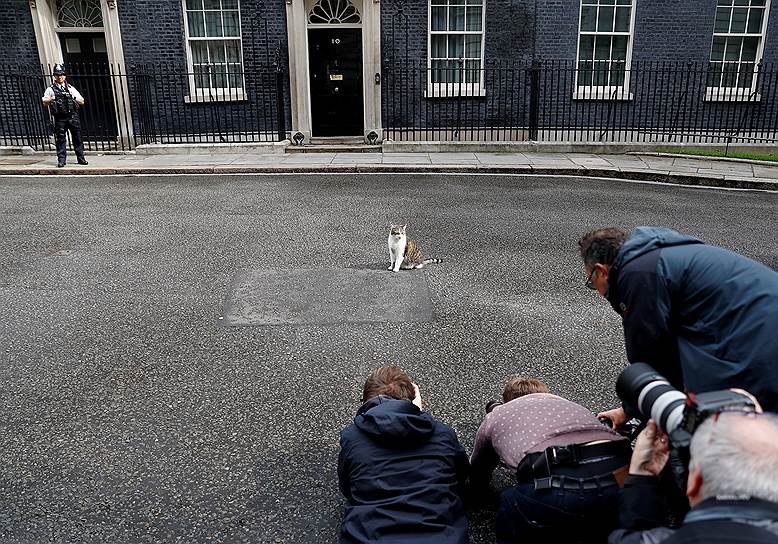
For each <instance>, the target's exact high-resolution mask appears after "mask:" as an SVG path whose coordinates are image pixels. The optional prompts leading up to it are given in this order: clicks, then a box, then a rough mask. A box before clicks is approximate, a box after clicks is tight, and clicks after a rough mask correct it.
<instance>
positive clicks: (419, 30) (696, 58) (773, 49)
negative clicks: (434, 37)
mask: <svg viewBox="0 0 778 544" xmlns="http://www.w3.org/2000/svg"><path fill="white" fill-rule="evenodd" d="M382 4H383V6H382V24H383V29H384V30H383V32H384V36H383V38H384V42H383V45H382V47H383V53H384V54H383V56H384V82H385V85H384V88H383V108H384V111H383V114H384V121H385V125H387V126H395V127H420V126H424V125H425V123H428V120H430V119H438V120H439V125H443V126H446V127H451V128H454V127H466V126H467V125H468V124H472V123H479V124H481V126H487V127H490V126H492V127H494V126H501V125H505V124H516V123H519V124H521V123H525V124H526V123H527V122H528V116H529V107H528V106H529V85H528V84H529V72H528V70H527V68H528V63H529V62H530V61H531V59H533V58H536V59H539V60H541V61H543V66H544V69H543V72H542V73H541V80H540V81H541V82H540V88H541V92H540V100H539V103H540V111H539V119H540V123H541V126H542V125H543V124H546V125H553V124H555V123H559V122H560V120H563V119H564V122H565V123H566V124H568V125H572V126H586V125H587V124H589V125H591V124H592V123H593V122H595V121H597V122H599V123H601V124H607V125H608V126H609V127H611V129H613V128H619V127H626V126H629V124H630V123H640V124H643V125H649V126H670V125H672V124H673V123H674V122H675V120H679V121H680V122H690V121H692V120H693V121H694V122H695V123H697V126H700V127H702V128H706V127H707V128H717V127H721V126H729V127H737V126H739V125H743V123H745V124H747V123H748V119H749V118H750V116H752V115H754V116H755V117H759V115H761V114H762V113H765V111H766V110H768V109H769V110H770V112H771V111H772V109H774V108H772V106H771V105H770V104H769V101H771V100H772V98H773V96H774V95H776V94H778V93H776V92H775V89H776V88H778V77H773V78H772V80H768V79H767V78H765V81H766V83H765V88H764V90H765V91H767V90H770V91H772V92H771V96H770V97H769V99H767V100H763V101H762V103H760V104H757V105H754V104H751V105H745V106H744V105H742V104H732V103H730V104H721V103H705V104H701V102H700V99H699V98H700V97H701V96H702V95H703V94H704V87H705V80H704V77H703V71H704V69H705V66H706V63H707V61H708V60H709V56H710V48H711V42H712V34H713V23H714V18H715V9H716V8H715V2H714V1H713V0H695V1H691V2H678V1H675V0H636V1H635V4H636V12H635V19H634V25H635V29H634V34H633V36H634V42H633V49H632V51H633V54H632V61H633V68H639V67H640V66H641V65H642V66H643V67H646V68H647V63H662V62H664V63H666V64H665V66H664V67H661V68H660V69H662V70H663V74H662V75H659V73H658V72H657V71H656V70H657V65H656V64H654V66H652V69H653V72H652V73H650V74H649V73H648V72H642V75H639V74H638V73H637V71H636V72H635V73H634V74H633V76H632V82H631V85H630V90H631V91H632V93H633V95H634V99H633V100H632V101H631V102H628V103H623V102H609V101H608V102H606V101H592V100H573V99H572V97H573V91H574V78H573V73H574V72H573V70H574V67H575V59H576V54H577V44H578V18H579V13H580V0H514V1H507V0H486V4H487V23H486V48H485V58H486V66H487V75H486V82H485V86H486V88H487V96H486V97H483V98H470V99H445V98H425V97H423V92H424V83H423V82H424V77H425V73H426V71H425V69H424V68H425V66H426V58H427V38H426V34H427V25H428V21H427V19H428V11H427V2H426V1H422V0H406V1H402V0H384V2H382ZM400 8H401V10H400ZM536 9H537V13H536V11H535V10H536ZM398 12H399V13H402V15H398ZM404 16H407V23H406V19H405V17H404ZM775 25H778V2H773V3H772V7H771V13H770V17H769V20H768V29H767V34H766V38H765V47H764V53H763V59H764V62H765V65H766V66H765V67H766V68H767V69H775V68H776V67H773V66H771V65H772V63H775V62H776V61H778V37H776V35H777V34H778V33H776V32H775V31H774V30H773V29H774V27H775ZM405 26H407V31H406V28H405ZM406 34H407V35H408V36H409V37H408V38H407V39H406V38H405V36H406ZM406 57H407V58H409V59H411V61H413V62H415V63H416V64H415V69H412V70H398V69H397V68H396V67H397V66H398V63H397V62H396V61H397V60H402V59H405V58H406ZM505 62H509V63H510V62H517V63H519V66H520V67H519V68H518V69H517V70H514V71H507V72H506V71H501V72H492V71H491V70H490V68H489V67H490V66H494V65H499V64H500V63H505ZM554 62H555V63H558V64H553V63H554ZM688 62H695V63H697V64H696V69H697V70H698V72H697V74H695V75H693V76H692V77H686V76H684V75H683V74H682V72H683V71H684V70H686V69H687V63H688ZM400 66H403V65H402V64H400ZM763 94H764V93H763ZM746 108H750V110H749V113H746V114H743V113H742V112H745V111H746ZM762 110H765V111H762ZM760 112H761V113H760ZM770 116H771V117H774V116H773V115H772V113H770ZM775 121H776V120H775V119H773V121H772V122H775ZM466 137H467V136H466V135H463V136H462V138H466Z"/></svg>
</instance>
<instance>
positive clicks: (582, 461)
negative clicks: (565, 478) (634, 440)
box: [516, 440, 632, 482]
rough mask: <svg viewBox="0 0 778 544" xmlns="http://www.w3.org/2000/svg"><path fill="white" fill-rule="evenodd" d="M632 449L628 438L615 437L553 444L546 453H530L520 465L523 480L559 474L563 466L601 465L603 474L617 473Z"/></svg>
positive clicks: (517, 469) (519, 474) (519, 469)
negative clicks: (598, 440)
mask: <svg viewBox="0 0 778 544" xmlns="http://www.w3.org/2000/svg"><path fill="white" fill-rule="evenodd" d="M631 454H632V449H631V447H630V444H629V441H628V440H611V441H608V442H601V443H599V444H569V445H565V446H549V447H548V448H546V449H545V450H543V451H542V452H536V453H530V454H527V455H526V456H525V457H524V459H522V460H521V462H520V463H519V466H518V467H517V468H516V478H517V480H518V481H519V482H531V481H533V480H535V481H537V480H541V479H544V478H550V477H551V476H554V475H556V474H558V469H559V468H561V467H579V466H582V465H583V466H585V465H594V464H595V463H596V464H597V469H601V470H600V474H608V473H613V472H616V471H618V470H619V469H621V468H622V467H624V466H625V465H626V464H628V463H629V458H630V455H631Z"/></svg>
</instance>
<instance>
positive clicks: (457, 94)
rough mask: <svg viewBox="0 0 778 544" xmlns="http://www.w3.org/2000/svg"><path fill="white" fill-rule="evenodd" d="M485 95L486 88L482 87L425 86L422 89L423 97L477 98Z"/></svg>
mask: <svg viewBox="0 0 778 544" xmlns="http://www.w3.org/2000/svg"><path fill="white" fill-rule="evenodd" d="M482 96H486V89H484V88H483V87H475V88H473V87H471V88H466V87H463V88H462V89H459V88H448V89H447V88H446V87H441V88H440V89H438V88H436V87H427V90H425V91H424V98H478V97H482Z"/></svg>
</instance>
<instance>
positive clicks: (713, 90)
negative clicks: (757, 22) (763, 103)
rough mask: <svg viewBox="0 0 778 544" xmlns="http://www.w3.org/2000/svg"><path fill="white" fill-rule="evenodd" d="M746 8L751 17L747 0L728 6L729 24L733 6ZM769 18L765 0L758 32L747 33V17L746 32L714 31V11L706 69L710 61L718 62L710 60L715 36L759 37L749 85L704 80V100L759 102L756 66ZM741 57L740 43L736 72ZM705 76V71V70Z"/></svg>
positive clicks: (760, 59) (761, 53) (762, 53)
mask: <svg viewBox="0 0 778 544" xmlns="http://www.w3.org/2000/svg"><path fill="white" fill-rule="evenodd" d="M738 7H739V8H747V9H748V11H749V13H748V17H749V18H750V17H751V4H750V2H749V5H748V6H735V5H733V6H729V9H730V10H731V12H730V26H731V24H732V12H734V10H735V8H738ZM718 9H719V5H718V0H717V1H716V11H718ZM769 18H770V0H765V5H764V17H762V28H761V29H760V32H759V34H749V33H748V18H747V19H746V32H734V33H733V32H718V33H717V32H716V14H715V12H714V15H713V35H712V36H711V42H710V53H709V54H708V63H709V64H708V70H710V63H711V62H719V61H713V60H711V55H712V54H713V42H714V41H715V39H716V38H717V37H723V38H730V37H734V38H743V39H745V38H753V37H758V38H759V45H758V46H757V48H756V57H755V59H754V76H753V78H752V79H751V86H750V87H721V86H718V87H708V82H707V80H706V82H705V96H704V98H703V99H704V100H705V101H708V102H759V101H760V100H761V97H760V96H759V95H758V94H755V93H756V84H757V79H758V75H757V74H758V70H757V67H758V66H759V63H760V62H762V56H763V55H764V42H765V36H766V35H767V20H768V19H769ZM742 57H743V46H742V44H741V46H740V58H738V60H737V64H738V72H739V71H740V70H739V66H740V64H741V59H742ZM721 62H722V63H723V64H727V63H729V64H732V63H733V62H734V61H726V60H724V61H721ZM706 77H707V72H706Z"/></svg>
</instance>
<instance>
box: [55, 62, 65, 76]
mask: <svg viewBox="0 0 778 544" xmlns="http://www.w3.org/2000/svg"><path fill="white" fill-rule="evenodd" d="M54 75H55V76H64V75H65V67H64V66H63V65H62V64H55V65H54Z"/></svg>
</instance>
